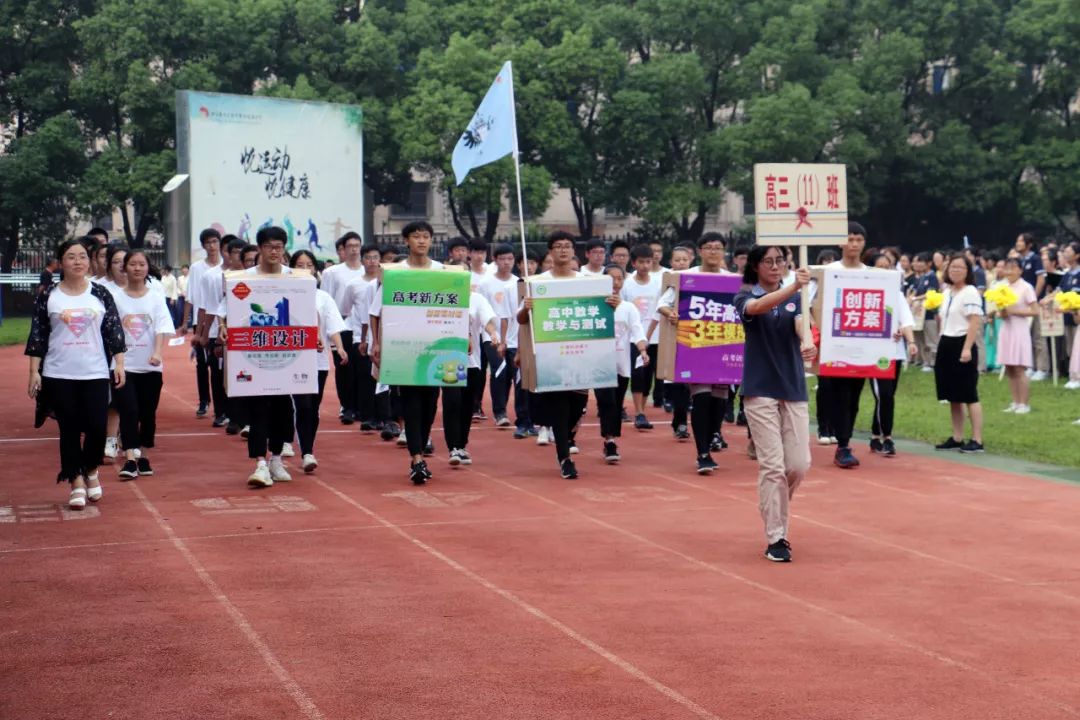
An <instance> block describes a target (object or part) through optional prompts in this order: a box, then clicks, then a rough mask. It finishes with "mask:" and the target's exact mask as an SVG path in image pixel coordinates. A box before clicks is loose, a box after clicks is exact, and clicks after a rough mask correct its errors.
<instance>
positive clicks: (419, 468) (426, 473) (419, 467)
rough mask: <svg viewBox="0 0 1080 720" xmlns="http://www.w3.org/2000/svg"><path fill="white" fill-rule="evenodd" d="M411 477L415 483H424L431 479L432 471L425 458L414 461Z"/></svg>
mask: <svg viewBox="0 0 1080 720" xmlns="http://www.w3.org/2000/svg"><path fill="white" fill-rule="evenodd" d="M409 479H410V480H412V484H413V485H423V484H424V483H426V482H427V481H428V480H430V479H431V471H430V470H428V466H427V463H426V462H424V461H423V460H421V461H420V462H415V463H413V464H412V465H411V466H410V469H409Z"/></svg>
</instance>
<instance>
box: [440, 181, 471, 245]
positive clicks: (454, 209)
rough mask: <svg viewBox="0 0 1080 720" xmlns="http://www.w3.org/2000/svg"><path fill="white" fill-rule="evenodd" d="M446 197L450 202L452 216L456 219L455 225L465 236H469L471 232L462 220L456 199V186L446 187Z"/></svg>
mask: <svg viewBox="0 0 1080 720" xmlns="http://www.w3.org/2000/svg"><path fill="white" fill-rule="evenodd" d="M446 199H447V201H448V202H449V203H450V216H451V217H452V218H453V219H454V227H456V228H457V230H458V232H459V233H461V235H462V236H463V237H469V233H468V231H467V230H465V225H464V223H463V222H462V220H461V214H460V213H459V212H458V206H457V202H456V201H455V200H454V188H452V187H447V188H446Z"/></svg>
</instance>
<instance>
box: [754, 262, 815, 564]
mask: <svg viewBox="0 0 1080 720" xmlns="http://www.w3.org/2000/svg"><path fill="white" fill-rule="evenodd" d="M785 265H786V262H785V260H784V253H783V251H782V250H781V249H780V248H778V247H775V246H767V245H757V246H755V247H754V248H753V249H752V250H751V251H750V254H749V256H748V257H747V261H746V269H745V270H744V271H743V283H744V287H743V289H742V290H740V291H739V293H738V294H737V295H736V296H735V309H736V310H738V311H739V316H740V317H741V318H742V323H743V328H744V329H745V332H746V346H745V347H746V349H745V361H744V363H743V381H742V394H743V397H744V398H745V410H746V419H747V421H748V422H749V425H750V432H751V433H752V435H753V438H754V447H755V452H756V454H757V462H758V506H759V508H760V511H761V519H762V520H763V521H764V524H765V540H766V542H767V543H768V545H767V547H766V548H765V557H766V558H768V559H769V560H772V561H773V562H791V544H790V543H789V542H788V534H789V532H788V531H789V509H788V508H789V503H790V502H791V499H792V498H793V497H794V495H795V491H796V490H797V489H798V487H799V484H800V483H801V482H802V480H803V478H804V477H805V476H806V473H807V471H808V470H809V469H810V417H809V411H808V409H807V405H808V403H807V393H806V372H805V369H804V365H803V363H804V362H805V361H809V360H813V359H814V357H815V355H816V354H817V351H816V349H815V348H814V345H813V342H812V341H811V339H810V338H803V337H802V335H801V332H802V323H801V322H800V321H801V318H802V310H801V302H800V298H799V290H800V289H801V288H802V287H804V286H806V285H807V284H808V283H809V282H810V271H809V270H808V269H806V268H799V269H798V270H797V271H795V278H794V282H792V283H790V284H788V285H786V286H781V279H782V278H783V276H784V274H785V272H786V270H787V268H786V267H785Z"/></svg>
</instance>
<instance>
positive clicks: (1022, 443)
mask: <svg viewBox="0 0 1080 720" xmlns="http://www.w3.org/2000/svg"><path fill="white" fill-rule="evenodd" d="M808 382H809V384H810V387H811V392H810V404H811V409H810V417H811V418H813V417H814V408H813V405H814V402H813V400H814V393H813V390H812V388H814V387H815V386H816V381H815V380H813V379H809V378H808ZM1064 382H1065V380H1064V379H1062V380H1060V381H1059V383H1060V384H1059V385H1058V386H1057V387H1054V386H1053V384H1052V383H1051V382H1050V381H1049V380H1045V381H1043V382H1037V383H1031V407H1032V411H1031V414H1029V415H1013V414H1011V413H1005V412H1002V410H1004V409H1005V408H1006V407H1007V406H1008V405H1009V403H1010V402H1011V401H1010V398H1009V385H1008V381H1007V380H1004V379H1003V380H1002V381H1001V382H998V376H997V374H996V373H994V374H990V375H983V376H982V377H981V379H980V380H979V398H980V400H981V401H982V406H983V416H984V427H983V443H984V444H985V445H986V451H987V452H988V453H993V454H995V455H1007V456H1010V457H1014V458H1019V459H1021V460H1034V461H1037V462H1044V463H1050V464H1052V465H1062V466H1065V467H1072V468H1078V467H1080V425H1073V424H1072V422H1073V421H1074V420H1076V419H1077V418H1080V390H1065V389H1064V388H1063V387H1062V385H1064ZM873 412H874V396H873V394H872V393H871V392H870V388H869V385H868V386H867V388H866V389H865V390H864V391H863V395H862V403H861V405H860V409H859V418H858V420H857V422H856V424H855V426H856V429H857V430H861V431H863V432H866V433H869V432H870V422H871V419H872V418H873ZM893 425H894V427H893V436H894V437H897V438H906V439H909V440H921V441H923V442H928V443H939V442H941V441H942V440H944V439H945V438H946V437H947V436H948V435H949V434H950V433H951V432H952V431H951V423H950V420H949V407H948V405H941V404H939V403H938V401H937V396H936V394H935V390H934V374H933V373H924V372H920V370H919V369H918V368H914V369H905V370H904V373H903V376H902V377H901V378H900V387H899V389H898V390H897V392H896V417H895V421H894V423H893ZM967 428H968V426H967V424H966V423H965V437H970V431H969V430H967ZM855 450H856V452H857V453H858V452H859V451H860V450H861V451H863V452H865V451H866V445H865V444H863V443H859V445H858V446H856V447H855Z"/></svg>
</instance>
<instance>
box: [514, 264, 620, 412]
mask: <svg viewBox="0 0 1080 720" xmlns="http://www.w3.org/2000/svg"><path fill="white" fill-rule="evenodd" d="M525 286H526V292H527V293H528V295H529V296H530V297H532V299H533V309H532V315H531V317H530V322H529V333H527V334H528V335H529V342H528V345H527V346H526V347H527V348H529V349H531V353H528V354H529V355H530V356H531V357H529V358H528V359H526V358H523V359H522V360H523V365H522V379H523V381H524V382H525V385H526V388H527V389H529V390H532V391H533V392H550V391H554V390H590V389H593V388H605V387H615V385H616V382H617V380H618V378H617V377H616V371H615V309H614V308H613V307H611V306H610V305H608V304H607V298H608V297H609V296H610V295H611V278H610V277H608V276H606V275H603V276H599V277H578V278H566V279H553V278H551V277H543V276H539V275H537V276H534V277H531V278H529V280H528V282H526V283H525ZM523 334H524V333H523ZM518 339H519V342H520V340H521V338H520V337H519V338H518Z"/></svg>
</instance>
